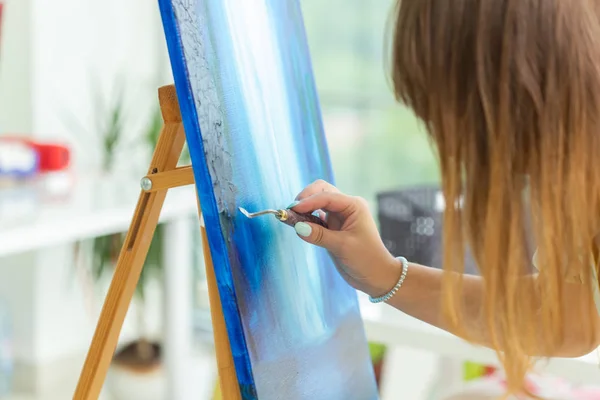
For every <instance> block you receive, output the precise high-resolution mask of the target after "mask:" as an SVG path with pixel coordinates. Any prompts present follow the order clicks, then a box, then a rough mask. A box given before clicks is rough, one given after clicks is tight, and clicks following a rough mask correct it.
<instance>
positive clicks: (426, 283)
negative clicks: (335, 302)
mask: <svg viewBox="0 0 600 400" xmlns="http://www.w3.org/2000/svg"><path fill="white" fill-rule="evenodd" d="M443 275H444V272H443V271H442V270H440V269H437V268H430V267H425V266H422V265H418V264H413V263H410V264H409V271H408V275H407V277H406V280H405V281H404V284H403V285H402V288H401V289H400V290H399V291H398V292H397V293H396V294H395V295H394V296H393V297H392V298H391V299H390V300H389V301H388V304H389V305H391V306H393V307H395V308H397V309H398V310H400V311H402V312H404V313H406V314H408V315H410V316H412V317H415V318H417V319H419V320H421V321H424V322H426V323H429V324H431V325H433V326H436V327H438V328H440V329H443V330H445V331H447V332H450V333H453V334H456V332H453V331H452V329H451V327H450V326H449V324H448V323H447V321H446V320H445V318H444V316H443V312H442V301H443V298H442V296H443V294H442V281H443V279H444V276H443ZM535 284H536V276H535V275H530V276H527V277H523V278H522V280H521V289H520V290H523V291H529V290H533V285H535ZM483 288H484V282H483V278H481V277H479V276H473V275H463V285H462V294H461V299H462V304H463V305H464V308H463V316H464V318H463V321H466V323H467V324H468V326H467V327H466V328H467V331H468V332H469V334H470V335H471V337H469V339H470V340H472V341H474V342H476V343H478V344H480V345H482V346H486V347H490V348H492V347H493V346H492V342H491V340H490V337H489V335H488V334H486V333H487V332H488V329H487V320H486V315H485V312H484V310H483V300H484V299H483ZM585 289H586V287H585V286H582V285H575V284H566V285H565V288H564V292H563V296H564V299H563V302H564V305H565V309H564V315H563V329H564V333H565V335H564V342H563V343H562V344H561V345H560V346H559V347H558V348H556V349H553V350H552V351H549V352H546V351H541V353H542V354H532V355H533V356H546V357H575V356H580V355H583V354H586V353H588V352H590V351H592V350H593V349H594V348H595V347H597V346H598V345H599V344H600V329H599V328H600V318H599V317H598V316H597V315H592V316H591V317H590V318H589V319H586V320H585V321H581V318H580V315H581V314H578V313H574V312H572V311H573V310H569V307H572V305H574V304H585V302H590V301H592V299H591V295H590V294H589V291H588V290H585ZM524 306H526V305H524ZM529 306H532V307H538V305H529ZM589 330H593V331H594V335H593V337H592V338H591V341H590V336H589Z"/></svg>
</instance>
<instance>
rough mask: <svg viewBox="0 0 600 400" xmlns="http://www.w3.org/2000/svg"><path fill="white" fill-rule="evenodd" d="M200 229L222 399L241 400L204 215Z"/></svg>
mask: <svg viewBox="0 0 600 400" xmlns="http://www.w3.org/2000/svg"><path fill="white" fill-rule="evenodd" d="M198 212H199V213H200V203H198ZM200 227H201V228H200V229H201V233H202V249H203V253H204V263H205V265H206V282H207V285H208V299H209V302H210V315H211V319H212V326H213V335H214V338H215V352H216V357H217V368H218V372H219V384H220V386H221V398H222V399H224V400H241V398H242V396H241V394H240V387H239V385H238V380H237V375H236V372H235V365H234V364H233V356H232V354H231V347H230V344H229V336H228V334H227V327H226V326H225V317H224V316H223V307H222V306H221V298H220V297H219V288H218V287H217V278H216V277H215V269H214V266H213V263H212V257H211V255H210V248H209V247H208V237H207V236H206V228H205V226H204V219H203V218H202V215H200Z"/></svg>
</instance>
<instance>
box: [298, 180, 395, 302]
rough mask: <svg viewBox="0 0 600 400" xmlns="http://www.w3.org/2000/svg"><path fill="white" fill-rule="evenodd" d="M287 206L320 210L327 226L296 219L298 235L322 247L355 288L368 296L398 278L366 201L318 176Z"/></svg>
mask: <svg viewBox="0 0 600 400" xmlns="http://www.w3.org/2000/svg"><path fill="white" fill-rule="evenodd" d="M296 198H297V200H298V202H296V203H293V204H292V205H291V207H290V208H292V209H293V210H294V211H297V212H300V213H310V212H313V211H316V210H320V211H321V218H325V219H326V221H327V224H328V226H329V229H325V228H323V227H322V226H320V225H317V224H310V223H303V222H301V223H298V224H296V226H295V229H296V232H297V233H298V235H299V236H300V237H301V238H302V239H304V240H305V241H306V242H308V243H312V244H315V245H317V246H320V247H324V248H326V249H327V250H329V252H330V253H331V255H332V256H333V257H334V259H335V261H336V262H335V264H336V267H337V269H338V271H339V273H340V274H341V275H342V277H343V278H344V279H345V280H346V281H347V282H348V283H349V284H350V285H351V286H352V287H354V288H355V289H358V290H361V291H363V292H365V293H367V294H369V295H371V296H381V295H383V294H385V293H387V292H388V291H389V290H390V289H391V288H392V287H393V286H394V285H395V284H396V282H397V281H398V278H399V277H400V274H401V270H402V267H401V264H400V262H399V261H398V260H396V259H395V258H394V257H393V256H392V255H391V254H390V252H389V251H388V250H387V249H386V248H385V246H384V244H383V242H382V240H381V237H380V236H379V232H378V231H377V226H376V225H375V221H374V220H373V217H372V216H371V213H370V211H369V207H368V205H367V202H366V201H365V200H364V199H362V198H359V197H353V196H348V195H345V194H343V193H341V192H340V191H339V190H338V189H337V188H336V187H335V186H333V185H331V184H329V183H327V182H325V181H322V180H318V181H316V182H314V183H312V184H311V185H309V186H307V187H306V188H305V189H304V190H303V191H302V192H301V193H300V194H299V195H298V196H297V197H296Z"/></svg>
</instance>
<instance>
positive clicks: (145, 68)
mask: <svg viewBox="0 0 600 400" xmlns="http://www.w3.org/2000/svg"><path fill="white" fill-rule="evenodd" d="M13 1H14V0H13ZM21 1H22V0H21ZM29 1H33V4H35V6H34V7H32V25H33V27H34V29H33V30H32V43H33V46H34V52H33V65H32V79H33V85H32V93H33V102H32V103H33V113H34V119H33V126H32V129H33V132H34V133H35V134H36V136H39V137H56V136H58V137H62V138H64V139H66V140H67V141H68V142H69V143H71V144H72V145H74V146H75V147H76V149H77V150H79V153H78V154H77V156H78V157H77V158H76V161H77V163H78V166H79V167H84V168H87V167H93V166H94V162H97V161H98V155H99V151H93V149H94V148H98V147H99V142H98V141H97V136H96V137H94V136H95V135H94V134H95V133H96V132H94V129H95V127H96V126H97V125H96V123H95V122H94V121H95V119H96V118H97V117H98V116H101V115H102V113H101V110H98V108H97V107H96V106H95V103H94V98H95V96H96V95H97V93H99V94H100V95H101V96H102V97H103V98H104V99H105V104H108V102H110V99H114V97H115V95H116V93H117V90H118V89H123V90H124V95H125V98H126V101H127V112H128V114H127V120H128V121H129V123H128V124H127V128H128V130H129V138H130V139H131V138H133V137H137V135H138V134H139V130H140V128H142V129H143V126H144V124H145V122H146V121H147V115H148V112H149V111H150V107H151V106H152V105H153V104H155V103H156V89H157V86H158V85H161V84H164V83H171V78H170V75H169V71H170V70H169V65H168V63H167V62H166V61H167V59H166V57H165V54H166V45H165V44H164V38H163V33H162V26H161V25H160V16H159V13H158V5H157V2H156V1H148V0H127V1H123V0H53V1H50V0H29ZM104 115H106V114H104ZM72 119H76V120H77V121H78V124H79V125H81V126H82V128H83V129H80V128H76V127H74V126H73V124H72V123H70V121H71V120H72ZM86 130H87V131H86ZM128 153H129V152H128ZM127 159H129V154H127V155H126V156H123V157H122V158H120V160H121V161H123V160H127Z"/></svg>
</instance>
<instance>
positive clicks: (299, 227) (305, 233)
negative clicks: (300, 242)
mask: <svg viewBox="0 0 600 400" xmlns="http://www.w3.org/2000/svg"><path fill="white" fill-rule="evenodd" d="M294 229H295V230H296V233H297V234H298V235H300V236H302V237H309V236H310V234H311V233H312V228H311V227H310V225H309V224H307V223H305V222H298V223H297V224H296V225H294Z"/></svg>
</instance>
